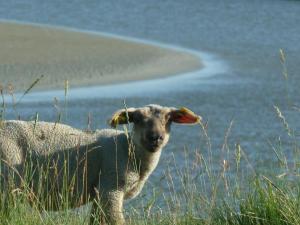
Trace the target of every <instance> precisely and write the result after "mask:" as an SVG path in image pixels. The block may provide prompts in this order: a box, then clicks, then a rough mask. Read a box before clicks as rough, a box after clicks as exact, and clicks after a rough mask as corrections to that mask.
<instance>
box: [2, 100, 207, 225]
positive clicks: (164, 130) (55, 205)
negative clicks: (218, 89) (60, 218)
mask: <svg viewBox="0 0 300 225" xmlns="http://www.w3.org/2000/svg"><path fill="white" fill-rule="evenodd" d="M200 120H201V117H200V116H198V115H196V114H194V113H193V112H192V111H190V110H189V109H187V108H181V109H176V108H170V107H162V106H159V105H147V106H144V107H141V108H127V109H121V110H119V111H117V112H116V113H114V114H113V116H112V118H111V119H110V120H109V124H110V126H111V127H112V128H114V129H103V130H96V131H93V132H86V131H82V130H78V129H75V128H72V127H70V126H67V125H64V124H59V123H49V122H37V121H29V122H26V121H14V120H8V121H2V123H1V128H0V158H1V171H2V172H1V173H2V174H1V177H2V182H3V183H4V186H5V183H8V180H9V177H10V176H11V175H12V173H13V174H14V177H15V178H16V179H14V184H15V186H17V187H20V188H22V187H24V186H25V185H24V183H26V182H27V184H26V185H27V186H26V187H29V188H30V190H31V193H33V194H32V196H31V197H32V199H31V200H36V199H43V201H41V202H43V204H45V206H43V207H44V208H43V209H46V210H59V207H60V204H62V203H61V201H62V200H61V199H62V198H61V196H63V194H64V192H63V189H64V186H66V183H67V190H68V191H67V195H68V199H69V201H70V203H69V205H68V206H69V207H70V208H75V207H79V206H81V205H84V204H87V203H88V202H92V209H91V216H90V224H95V223H97V224H105V223H109V224H116V225H119V224H125V219H124V216H123V213H122V211H123V201H124V200H127V199H132V198H134V197H136V196H137V195H138V194H139V193H140V191H141V190H142V188H143V186H144V184H145V182H146V181H147V179H148V177H149V176H150V174H151V173H152V172H153V170H154V169H155V168H156V166H157V164H158V161H159V158H160V155H161V151H162V148H163V147H164V146H165V145H166V144H167V142H168V140H169V135H170V125H171V123H172V122H175V123H181V124H196V123H199V122H200ZM127 123H133V126H132V131H131V132H127V130H126V129H125V131H120V130H117V129H115V128H116V127H117V125H121V124H127ZM28 162H30V163H28ZM28 167H29V168H30V169H31V173H32V175H31V176H30V179H27V181H26V182H25V179H26V178H25V177H26V173H28V172H26V171H27V168H28ZM43 171H46V173H43ZM66 171H67V176H64V173H66ZM45 176H46V178H47V179H46V180H47V182H46V181H44V183H43V179H41V178H45ZM41 182H42V184H41ZM10 183H11V182H10ZM41 185H42V188H41ZM2 186H3V185H2ZM0 187H1V186H0ZM51 194H54V196H56V198H51V201H49V202H50V203H48V202H47V201H46V200H45V199H48V198H49V195H50V196H51ZM57 196H60V197H57ZM96 200H98V201H96ZM99 204H100V207H99Z"/></svg>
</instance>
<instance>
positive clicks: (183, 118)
mask: <svg viewBox="0 0 300 225" xmlns="http://www.w3.org/2000/svg"><path fill="white" fill-rule="evenodd" d="M171 120H172V121H173V122H175V123H188V124H189V123H190V124H191V123H198V122H200V117H199V116H197V115H196V114H195V113H193V112H192V111H190V110H188V109H186V108H182V109H180V110H175V111H173V112H172V113H171Z"/></svg>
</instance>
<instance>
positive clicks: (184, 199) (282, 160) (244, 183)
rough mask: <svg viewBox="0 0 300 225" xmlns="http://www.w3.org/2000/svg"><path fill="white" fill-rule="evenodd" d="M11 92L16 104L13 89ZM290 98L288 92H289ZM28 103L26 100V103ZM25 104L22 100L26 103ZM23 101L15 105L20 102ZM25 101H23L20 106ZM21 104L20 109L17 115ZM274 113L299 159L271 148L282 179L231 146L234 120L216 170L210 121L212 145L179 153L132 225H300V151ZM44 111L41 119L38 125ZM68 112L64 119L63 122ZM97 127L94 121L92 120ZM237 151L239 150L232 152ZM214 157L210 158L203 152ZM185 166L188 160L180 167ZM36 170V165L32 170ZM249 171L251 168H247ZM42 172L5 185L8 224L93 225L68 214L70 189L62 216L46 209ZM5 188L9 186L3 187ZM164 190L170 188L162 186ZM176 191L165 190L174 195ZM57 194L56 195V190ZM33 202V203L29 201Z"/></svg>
mask: <svg viewBox="0 0 300 225" xmlns="http://www.w3.org/2000/svg"><path fill="white" fill-rule="evenodd" d="M285 61H286V57H285V55H284V52H283V50H280V62H281V64H282V66H283V77H284V80H285V81H286V80H287V79H288V74H287V68H286V65H285ZM41 78H42V77H40V78H38V79H37V80H36V81H35V82H34V83H33V85H31V86H30V88H29V89H27V90H26V91H25V93H24V95H23V96H22V98H23V97H24V96H25V95H26V94H27V93H28V92H29V91H30V90H31V89H32V88H33V87H34V86H35V85H36V84H37V83H38V81H39V80H40V79H41ZM68 88H69V84H68V82H67V81H66V82H65V109H64V117H67V93H68ZM9 89H10V91H9V94H10V95H11V96H12V98H13V99H14V95H13V92H12V91H11V90H12V87H10V88H9ZM0 91H1V96H2V100H3V101H2V109H1V116H2V117H1V118H2V119H5V107H6V105H5V102H4V98H3V88H0ZM287 98H288V94H287ZM20 100H21V99H20ZM20 100H19V101H20ZM13 101H14V102H15V100H13ZM19 101H17V103H18V102H19ZM16 106H17V104H14V106H13V107H14V110H15V112H16V115H18V116H19V114H18V112H17V107H16ZM270 110H274V113H276V114H277V117H278V121H280V122H281V123H282V127H283V128H284V129H285V132H286V134H287V135H288V137H289V138H290V140H291V146H290V147H291V149H293V152H294V158H293V161H292V162H291V161H290V160H289V159H288V158H287V157H286V156H285V154H284V153H283V150H282V149H281V147H280V145H276V144H273V143H270V148H272V149H273V152H274V155H276V157H277V159H278V165H279V168H280V170H281V173H280V174H277V173H275V172H274V173H272V172H271V173H268V174H264V173H261V172H259V171H258V170H257V168H254V167H253V166H252V164H251V162H250V161H249V159H248V157H247V155H246V153H245V152H244V151H243V146H241V145H240V144H239V143H238V142H237V143H235V144H234V145H229V144H228V137H229V136H230V132H231V128H232V123H230V124H229V126H228V129H227V131H226V132H225V135H224V144H223V145H222V146H221V151H222V152H224V153H225V155H224V159H223V160H222V162H221V163H220V164H219V165H220V167H219V168H217V169H216V168H215V166H214V165H215V162H214V159H213V158H212V154H211V152H212V144H211V141H210V138H209V134H208V131H207V129H206V126H205V124H201V134H202V139H203V140H204V142H205V143H206V146H205V148H204V149H201V151H200V149H196V150H193V151H191V150H188V149H185V151H184V161H183V162H184V163H183V166H182V165H180V166H179V165H178V163H179V162H176V160H175V156H174V157H173V159H172V160H171V161H170V162H168V169H167V170H166V171H165V172H164V174H163V176H162V177H161V179H160V181H159V182H158V183H157V184H154V185H152V186H151V185H147V186H146V187H145V188H146V191H144V192H143V193H147V195H141V196H139V197H138V199H137V200H136V201H133V202H132V204H128V205H126V210H125V215H126V221H127V224H130V225H173V224H199V225H200V224H201V225H202V224H203V225H208V224H213V225H214V224H216V225H218V224H220V225H224V224H225V225H226V224H227V225H256V224H257V225H264V224H266V225H294V224H300V185H299V176H300V173H299V157H298V155H299V152H300V149H299V146H298V144H297V136H296V135H295V133H296V132H295V131H294V130H292V128H291V127H290V126H289V124H288V122H287V120H286V118H285V115H284V113H283V112H281V110H280V107H279V106H274V109H270ZM37 119H38V114H37V115H36V120H37ZM60 119H61V115H59V120H58V121H60ZM88 121H89V122H88V123H90V119H89V120H88ZM229 146H234V147H229ZM203 151H206V152H208V154H206V155H207V156H204V154H202V152H203ZM180 163H181V164H182V161H181V162H180ZM242 167H243V168H244V169H242ZM28 168H31V167H30V166H28ZM245 168H248V169H247V170H245ZM43 172H44V173H45V174H44V175H43V177H45V178H46V180H44V181H41V185H40V188H41V190H40V193H43V185H45V182H46V183H47V177H48V176H47V175H48V171H47V169H46V170H44V171H43ZM33 175H34V172H33V171H32V170H30V169H29V170H28V171H27V176H26V177H27V178H26V181H25V182H24V185H23V187H22V188H17V187H15V186H14V185H9V187H8V188H7V187H6V188H4V189H3V188H1V187H0V190H1V191H0V224H1V225H2V224H3V225H6V224H7V225H10V224H12V225H23V224H24V225H27V224H36V225H39V224H49V225H50V224H51V225H53V224H65V225H71V224H72V225H77V224H78V225H79V224H80V225H82V224H88V221H89V213H88V212H89V211H88V207H85V208H83V209H79V210H70V209H68V201H69V198H70V196H69V190H70V186H66V187H65V188H66V189H65V193H66V195H65V196H53V197H52V198H54V199H55V198H59V200H60V202H61V205H60V208H59V209H60V211H59V212H51V211H46V210H45V208H44V205H45V202H43V201H44V200H43V198H39V197H38V196H36V195H34V196H33V194H32V191H31V188H30V179H31V178H32V176H33ZM1 185H2V186H3V184H1ZM162 187H164V188H162ZM165 187H167V190H168V191H164V190H166V188H165ZM48 195H51V193H48ZM28 200H31V201H28Z"/></svg>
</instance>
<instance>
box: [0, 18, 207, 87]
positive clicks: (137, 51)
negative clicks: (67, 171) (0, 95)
mask: <svg viewBox="0 0 300 225" xmlns="http://www.w3.org/2000/svg"><path fill="white" fill-rule="evenodd" d="M201 67H202V64H201V61H200V59H199V58H198V57H196V56H194V55H192V54H190V53H187V52H181V51H177V50H173V49H166V48H162V47H157V46H153V45H148V44H143V43H136V42H133V41H128V40H122V39H118V38H113V37H106V36H101V35H98V34H97V35H96V34H90V33H84V32H79V31H71V30H64V29H62V28H53V27H48V26H44V27H43V26H37V25H27V24H26V25H25V24H17V23H11V22H0V84H1V86H3V87H7V86H8V85H9V84H12V85H13V87H14V90H15V91H23V90H26V89H27V88H28V87H29V86H30V85H31V84H32V83H33V82H34V80H36V79H37V78H38V77H40V76H41V75H44V77H43V79H41V81H40V82H39V83H38V84H37V85H36V86H35V87H34V89H35V90H43V89H48V90H50V89H62V88H64V81H65V80H66V79H67V80H68V81H69V84H70V86H71V87H78V86H90V85H103V84H112V83H122V82H128V81H136V80H144V79H154V78H161V77H166V76H171V75H176V74H180V73H184V72H190V71H193V70H196V69H200V68H201Z"/></svg>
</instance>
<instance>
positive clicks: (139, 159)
mask: <svg viewBox="0 0 300 225" xmlns="http://www.w3.org/2000/svg"><path fill="white" fill-rule="evenodd" d="M138 148H139V147H138V146H137V145H133V146H131V149H133V150H132V151H131V154H130V157H131V160H130V161H131V162H132V166H133V167H132V168H133V169H134V171H135V172H137V173H138V174H139V178H140V180H145V179H147V178H148V177H149V175H150V174H151V173H152V172H153V170H154V169H155V168H156V166H157V164H158V161H159V158H160V155H161V150H158V151H157V152H155V153H151V152H148V151H146V150H141V149H138Z"/></svg>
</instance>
